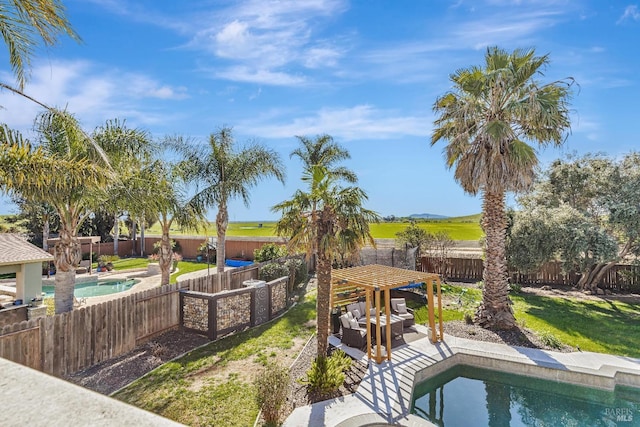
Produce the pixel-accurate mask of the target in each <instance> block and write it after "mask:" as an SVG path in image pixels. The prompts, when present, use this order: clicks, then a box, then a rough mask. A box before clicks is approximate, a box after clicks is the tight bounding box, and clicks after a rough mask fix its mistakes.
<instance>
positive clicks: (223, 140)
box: [172, 127, 284, 273]
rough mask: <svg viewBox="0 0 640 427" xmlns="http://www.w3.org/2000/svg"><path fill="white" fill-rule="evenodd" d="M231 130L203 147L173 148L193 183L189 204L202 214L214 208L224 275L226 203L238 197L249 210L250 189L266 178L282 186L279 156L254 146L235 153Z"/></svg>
mask: <svg viewBox="0 0 640 427" xmlns="http://www.w3.org/2000/svg"><path fill="white" fill-rule="evenodd" d="M234 143H235V142H234V139H233V135H232V132H231V128H228V127H223V128H221V129H220V130H219V131H218V132H214V133H212V134H211V135H210V136H209V144H208V145H207V146H205V147H202V146H195V145H193V144H190V143H187V142H185V141H183V140H181V139H180V138H177V139H174V140H173V141H172V145H173V146H174V147H175V148H176V149H177V150H178V151H179V152H180V153H181V154H182V155H183V156H184V161H183V162H182V168H183V169H184V170H185V171H186V173H187V180H194V181H195V183H196V193H195V195H194V197H193V199H192V203H193V204H196V205H199V206H200V207H201V208H202V209H203V210H205V209H207V208H209V207H213V206H217V207H218V213H217V215H216V229H217V234H218V242H217V248H216V251H217V252H216V253H217V255H216V257H217V260H218V262H217V271H218V273H221V272H223V271H224V261H225V240H226V235H227V226H228V225H229V212H228V202H229V200H231V199H233V198H236V197H241V198H242V200H243V201H244V203H245V205H246V206H247V207H248V206H249V191H248V190H249V188H251V187H254V186H255V185H257V184H258V182H259V181H260V180H262V179H264V178H267V177H275V178H276V179H278V180H279V181H280V182H283V183H284V166H283V165H282V162H281V161H280V157H279V156H278V154H277V153H276V152H275V151H273V150H271V149H269V148H267V147H264V146H262V145H259V144H257V143H253V144H250V145H248V146H245V147H243V148H242V149H241V150H240V151H236V150H235V147H234Z"/></svg>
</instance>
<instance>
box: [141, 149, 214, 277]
mask: <svg viewBox="0 0 640 427" xmlns="http://www.w3.org/2000/svg"><path fill="white" fill-rule="evenodd" d="M142 175H143V176H147V177H148V181H147V182H148V183H149V184H150V185H149V189H152V190H153V197H152V198H150V199H148V198H145V199H144V200H146V203H145V204H144V205H142V206H141V205H139V206H138V207H137V208H138V209H141V212H142V217H143V218H144V211H145V210H146V211H147V212H154V213H157V215H158V222H159V223H160V227H161V228H162V237H161V239H160V248H159V252H158V255H159V260H158V261H159V264H160V272H161V274H162V276H161V279H160V284H161V285H168V284H169V278H170V268H171V262H172V260H173V248H172V245H171V236H170V234H169V233H170V230H171V226H172V225H173V224H174V223H175V224H177V225H178V226H180V227H182V228H189V229H195V230H198V229H199V228H200V227H202V226H204V224H205V223H206V218H205V215H204V214H205V210H204V209H203V207H202V205H200V204H199V203H196V202H194V200H193V199H188V198H187V197H186V196H185V195H186V190H187V187H188V186H189V182H188V181H186V175H185V174H184V171H183V170H182V169H181V168H180V166H179V165H176V164H172V163H168V162H164V161H161V160H156V161H155V162H153V163H152V164H151V165H150V166H149V168H148V169H146V170H145V171H143V173H142Z"/></svg>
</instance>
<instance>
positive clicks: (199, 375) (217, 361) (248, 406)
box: [114, 298, 316, 427]
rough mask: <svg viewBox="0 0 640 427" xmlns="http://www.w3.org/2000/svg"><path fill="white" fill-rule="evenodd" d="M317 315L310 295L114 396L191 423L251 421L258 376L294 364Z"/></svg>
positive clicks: (255, 410) (241, 423)
mask: <svg viewBox="0 0 640 427" xmlns="http://www.w3.org/2000/svg"><path fill="white" fill-rule="evenodd" d="M315 315H316V312H315V298H309V299H307V300H305V301H304V302H303V303H301V304H298V305H296V306H295V307H294V308H292V309H291V310H290V311H289V312H287V313H286V314H285V315H284V316H283V317H281V318H279V319H277V320H275V321H273V322H270V323H267V324H264V325H261V326H259V327H257V328H253V329H250V330H248V331H245V332H243V333H239V334H237V335H233V336H230V337H227V338H224V339H222V340H220V341H216V342H212V343H211V344H209V345H207V346H205V347H203V348H200V349H197V350H194V351H192V352H190V353H188V354H187V355H185V356H183V357H182V358H180V359H178V360H175V361H173V362H169V363H166V364H164V365H162V366H161V367H159V368H158V369H156V370H154V371H152V372H151V373H150V374H149V375H147V376H146V377H143V378H141V379H139V380H137V381H135V382H134V383H133V384H131V385H130V386H129V387H127V388H125V389H124V390H122V391H120V392H118V393H116V394H115V395H114V397H115V398H116V399H120V400H122V401H124V402H127V403H130V404H133V405H135V406H138V407H140V408H143V409H146V410H148V411H152V412H155V413H157V414H160V415H162V416H164V417H167V418H170V419H172V420H175V421H178V422H180V423H183V424H186V425H194V426H195V425H199V426H204V425H211V426H243V427H244V426H251V425H253V423H254V421H255V419H256V417H257V415H258V410H259V408H258V406H257V404H256V403H255V400H254V396H255V394H254V393H255V391H254V387H253V378H254V377H255V376H256V375H258V374H259V372H260V371H261V369H262V368H263V366H264V365H265V364H266V363H267V362H268V361H278V363H280V364H281V365H282V366H289V365H291V364H292V363H293V361H294V359H295V357H296V355H297V353H298V351H299V350H300V349H301V346H302V345H303V343H304V342H306V340H307V339H308V338H309V337H310V336H311V334H312V333H313V332H314V330H315V328H314V327H313V324H312V323H309V321H310V320H312V319H314V318H315ZM293 348H295V349H296V350H295V351H293V350H292V349H293Z"/></svg>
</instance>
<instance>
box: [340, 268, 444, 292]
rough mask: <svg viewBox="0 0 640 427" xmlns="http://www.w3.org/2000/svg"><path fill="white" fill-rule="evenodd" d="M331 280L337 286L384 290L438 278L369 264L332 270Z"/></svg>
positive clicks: (433, 275) (434, 275) (428, 274)
mask: <svg viewBox="0 0 640 427" xmlns="http://www.w3.org/2000/svg"><path fill="white" fill-rule="evenodd" d="M331 278H332V280H333V282H334V283H338V284H346V283H351V284H354V285H358V286H363V287H366V288H374V289H375V288H379V289H380V290H384V289H394V288H399V287H401V286H405V285H409V284H411V283H420V282H427V281H429V280H437V279H438V278H439V276H438V275H437V274H435V273H425V272H422V271H411V270H405V269H403V268H397V267H388V266H386V265H378V264H371V265H363V266H359V267H351V268H342V269H339V270H333V271H332V272H331Z"/></svg>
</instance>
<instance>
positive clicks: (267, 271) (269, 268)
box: [259, 262, 289, 282]
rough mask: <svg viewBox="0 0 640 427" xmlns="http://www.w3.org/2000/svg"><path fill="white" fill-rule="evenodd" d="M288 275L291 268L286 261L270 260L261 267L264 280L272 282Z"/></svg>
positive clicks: (260, 274)
mask: <svg viewBox="0 0 640 427" xmlns="http://www.w3.org/2000/svg"><path fill="white" fill-rule="evenodd" d="M288 275H289V269H288V268H287V266H286V265H285V264H284V263H280V262H270V263H268V264H265V265H263V266H262V267H260V273H259V276H260V280H264V281H265V282H270V281H272V280H275V279H277V278H278V277H282V276H288Z"/></svg>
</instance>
